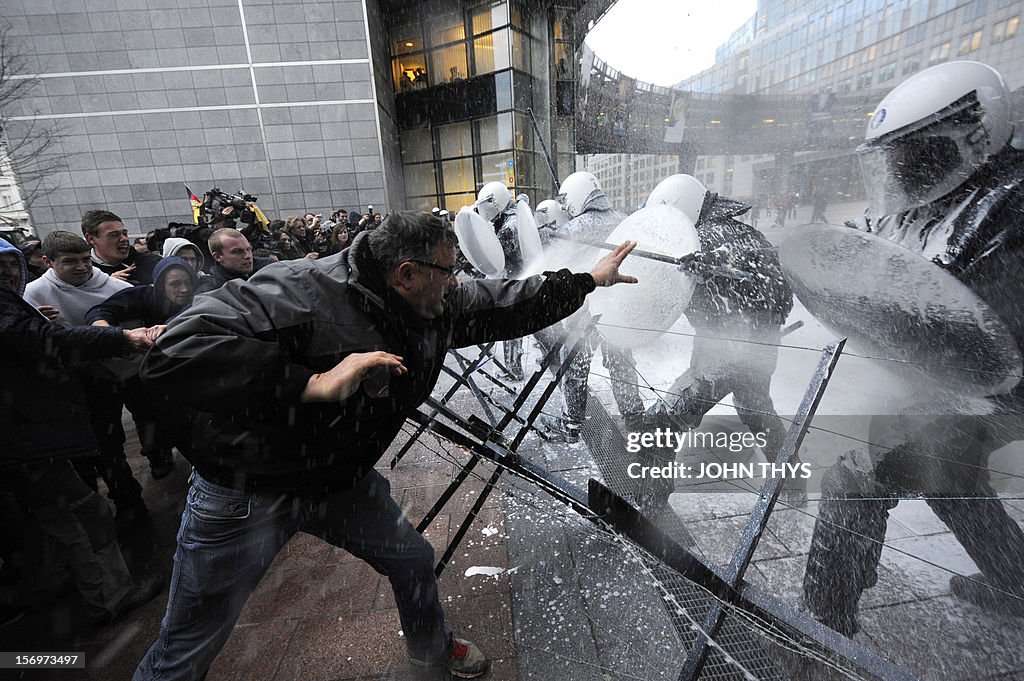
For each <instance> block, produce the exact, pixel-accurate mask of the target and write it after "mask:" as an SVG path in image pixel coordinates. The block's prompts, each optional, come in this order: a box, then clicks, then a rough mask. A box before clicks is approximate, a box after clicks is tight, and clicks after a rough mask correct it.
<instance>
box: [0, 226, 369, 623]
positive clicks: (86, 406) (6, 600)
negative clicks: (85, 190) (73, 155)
mask: <svg viewBox="0 0 1024 681" xmlns="http://www.w3.org/2000/svg"><path fill="white" fill-rule="evenodd" d="M382 219H383V216H381V215H380V213H375V212H372V208H370V209H369V210H368V211H366V212H361V211H358V210H352V211H347V210H344V209H338V210H336V211H334V212H333V213H331V215H330V219H329V220H327V221H323V220H322V217H321V216H320V215H318V214H315V213H312V212H307V213H305V214H304V215H302V216H293V217H288V218H286V219H285V220H276V221H273V222H270V223H269V224H264V223H257V224H251V225H240V226H241V227H242V230H236V229H234V228H232V227H224V226H221V225H220V224H219V222H218V221H217V220H213V221H211V222H212V224H211V229H210V230H207V231H206V232H205V233H204V232H199V231H198V230H197V231H193V232H192V233H191V234H190V236H192V237H193V239H191V240H190V239H187V238H180V237H158V236H157V235H155V234H152V233H151V234H149V235H147V236H144V237H138V238H135V239H134V240H130V239H129V237H128V229H127V227H126V226H125V224H124V221H123V220H121V218H120V217H119V216H118V215H116V214H114V213H112V212H110V211H103V210H93V211H88V212H86V213H85V214H84V215H83V216H82V222H81V234H80V235H79V234H74V233H71V232H67V231H56V232H51V233H50V234H47V235H46V236H45V237H44V238H43V239H41V240H40V239H37V238H32V239H27V240H26V241H24V242H23V243H21V244H20V245H19V246H18V247H14V246H12V245H11V244H8V243H7V242H5V241H3V240H0V266H2V267H0V269H2V272H0V275H2V276H0V289H5V293H12V292H13V293H16V294H18V295H17V296H11V298H12V299H11V300H3V301H0V303H3V305H4V309H3V314H2V315H0V316H2V317H3V319H2V320H0V336H2V337H0V346H2V350H3V355H4V356H5V357H6V358H8V359H11V358H16V357H17V358H22V359H23V358H31V357H34V356H35V354H38V353H39V352H41V351H42V352H43V354H44V355H45V357H40V358H39V363H38V364H33V363H32V362H29V363H28V366H22V367H20V368H21V369H24V370H25V375H24V376H22V375H20V374H18V373H15V374H13V375H11V374H10V373H8V372H7V370H8V369H9V368H10V367H8V366H7V365H8V364H10V362H5V367H4V368H5V373H7V375H6V377H5V386H4V388H3V389H0V420H2V421H3V422H4V425H5V431H7V433H8V434H9V435H10V434H11V433H17V434H18V436H19V438H20V444H19V443H14V444H13V446H12V447H11V448H8V449H7V450H6V451H5V452H4V453H3V454H2V455H0V467H3V469H4V470H5V471H6V472H10V471H12V470H13V471H16V474H10V475H5V476H4V481H3V483H2V486H0V525H2V526H4V527H6V528H8V529H7V530H5V531H4V532H3V537H0V626H6V625H9V624H13V623H14V622H16V621H18V620H20V619H21V618H22V617H23V616H24V614H25V613H26V612H28V611H31V610H34V609H39V608H42V607H45V606H46V605H47V603H49V602H50V601H52V600H54V599H56V598H57V597H58V596H59V595H60V593H61V591H62V589H61V585H63V584H66V583H67V582H68V578H69V576H70V579H71V581H72V582H73V583H74V584H75V585H76V586H77V588H78V590H79V592H80V593H81V595H82V597H83V601H84V602H85V604H86V608H87V611H88V613H89V616H90V617H91V618H92V619H93V620H95V621H96V622H97V623H104V622H109V621H111V620H113V619H116V618H117V617H119V616H120V615H121V614H123V613H125V612H127V611H128V610H131V609H132V608H134V607H137V606H138V605H141V604H142V603H144V602H146V600H149V599H150V598H152V597H153V596H155V595H156V594H157V593H159V590H160V587H161V586H162V582H158V581H154V577H153V576H150V577H148V578H147V579H145V580H141V581H139V582H133V581H132V579H131V577H130V576H129V575H128V572H127V569H126V568H125V566H124V561H123V559H121V558H120V554H119V551H118V548H117V546H118V545H117V540H116V537H117V536H118V535H120V536H122V537H124V536H125V534H126V533H131V532H136V531H144V530H145V527H146V526H147V519H148V509H147V507H146V504H145V502H144V501H143V498H142V484H140V480H139V479H138V475H137V474H134V473H133V472H132V469H131V466H130V465H129V464H128V461H127V457H126V454H125V442H126V435H125V431H124V428H123V426H122V411H123V409H125V408H127V410H128V412H129V413H130V414H131V416H132V418H133V420H134V422H135V426H136V432H137V434H138V437H139V441H140V444H141V453H142V455H143V456H144V457H145V458H146V459H148V460H149V475H150V476H151V477H152V478H153V479H154V480H159V479H162V478H164V477H166V476H168V475H169V474H170V473H171V472H172V471H173V470H174V467H175V460H174V448H177V450H178V451H179V452H181V453H183V454H187V453H188V447H189V442H188V434H189V433H190V431H191V423H190V418H189V414H188V413H187V410H186V409H184V408H183V407H181V406H180V405H177V404H175V403H173V402H171V401H169V400H168V399H167V398H166V396H165V395H163V394H162V393H160V392H159V391H154V390H152V389H151V388H149V387H144V386H143V384H142V382H141V380H140V378H139V364H140V362H141V354H140V353H141V352H142V351H143V350H145V349H147V348H148V347H149V346H150V345H152V343H153V341H154V340H155V339H156V338H157V337H158V336H159V335H160V334H161V333H163V331H164V329H166V324H167V322H168V321H169V320H171V319H172V318H174V317H175V316H176V315H178V314H179V313H180V312H182V311H183V310H185V309H186V308H188V307H189V306H191V305H192V303H193V300H194V298H195V296H196V295H199V294H202V293H206V292H209V291H213V290H215V289H217V288H219V287H221V286H223V285H224V284H225V283H226V282H228V281H231V280H235V279H238V280H245V279H248V278H249V277H250V276H251V275H252V274H253V273H254V272H256V271H258V270H259V269H261V268H263V267H265V266H266V265H269V264H270V263H273V262H275V261H281V260H295V259H300V258H309V259H316V258H320V257H326V256H330V255H334V254H335V253H339V252H341V251H342V250H344V249H345V248H346V247H347V246H348V245H349V244H350V243H351V242H352V240H353V238H354V237H355V236H356V235H357V234H359V233H360V232H363V231H368V230H372V229H373V228H375V227H376V226H377V225H379V224H380V223H381V221H382ZM198 234H203V235H204V236H206V235H208V238H206V239H205V242H203V241H201V240H200V239H197V238H195V237H196V235H198ZM254 243H258V244H259V247H256V246H255V245H254ZM89 327H95V328H96V331H91V330H89ZM99 327H106V330H105V331H101V330H100V329H99ZM122 329H131V332H130V333H131V334H132V335H130V336H129V335H127V334H126V333H123V332H122V331H121V330H122ZM115 331H116V332H115ZM65 345H66V347H65ZM43 348H49V349H50V350H52V356H51V354H50V350H46V351H43V350H42V349H43ZM55 377H56V378H57V379H58V380H57V386H58V388H57V391H58V392H60V393H61V394H62V395H61V398H60V399H59V400H58V401H57V402H56V403H54V401H53V400H54V399H55V398H54V395H53V394H51V393H53V392H54V391H53V390H50V389H47V388H45V387H44V386H46V385H50V387H51V388H52V387H53V383H52V382H51V381H50V379H52V378H55ZM37 397H38V398H39V399H38V400H37V399H36V398H37ZM44 401H45V402H46V404H44V403H43V402H44ZM36 402H38V403H36ZM54 407H57V408H58V409H57V412H58V415H57V416H52V417H51V416H49V414H51V413H54ZM8 412H9V413H8ZM8 417H10V420H11V421H12V423H15V422H18V421H20V419H21V418H22V417H26V418H27V419H28V420H29V422H30V424H32V426H33V427H32V428H30V429H29V430H30V431H31V432H28V431H25V432H22V431H23V430H24V428H21V426H17V427H15V426H11V427H8V426H9V425H10V424H8V423H7V421H8ZM55 429H56V430H59V431H60V432H61V433H62V435H61V437H60V438H58V439H59V440H61V441H60V442H55V440H54V439H53V437H52V435H53V433H54V432H56V430H55ZM21 449H25V451H21ZM30 452H31V453H30ZM26 462H27V463H26ZM54 462H57V463H54ZM26 466H27V467H26ZM100 479H102V480H103V482H104V484H105V485H106V490H107V492H106V493H107V496H108V497H109V499H110V502H112V505H113V509H114V510H115V511H116V514H115V513H112V512H111V509H110V505H109V504H108V503H107V502H106V501H103V500H102V499H101V498H100V496H99V493H98V490H99V489H100V488H99V486H98V480H100ZM51 491H54V492H55V493H56V494H58V495H59V498H57V497H54V495H53V494H50V492H51ZM41 500H45V501H46V503H42V502H41ZM69 507H73V508H72V511H68V508H69ZM54 518H58V520H57V521H55V520H54ZM55 523H56V524H55ZM22 528H23V529H24V531H22ZM68 528H78V530H80V532H81V533H84V534H83V536H82V537H81V538H80V541H78V545H79V548H78V549H76V550H75V551H72V555H71V556H70V557H69V558H67V559H66V562H67V564H66V565H63V566H60V567H59V568H55V569H53V570H51V569H50V568H51V567H53V566H52V565H51V560H50V555H49V554H48V553H47V552H48V551H49V550H50V549H49V548H48V547H47V546H46V542H41V541H38V537H39V536H46V535H47V534H51V535H53V534H55V535H62V536H63V537H64V538H65V539H67V538H68V533H69V532H71V530H69V529H68ZM71 533H72V534H74V532H71ZM71 539H72V540H74V538H73V537H72V538H71ZM72 543H74V541H72ZM82 546H85V547H90V548H88V549H87V550H86V549H82V548H81V547H82ZM112 556H113V557H112ZM40 568H43V569H40Z"/></svg>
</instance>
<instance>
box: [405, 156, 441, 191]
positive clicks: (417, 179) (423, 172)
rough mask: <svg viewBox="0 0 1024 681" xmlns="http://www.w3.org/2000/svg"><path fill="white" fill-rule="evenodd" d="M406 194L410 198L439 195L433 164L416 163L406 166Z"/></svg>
mask: <svg viewBox="0 0 1024 681" xmlns="http://www.w3.org/2000/svg"><path fill="white" fill-rule="evenodd" d="M405 193H406V194H408V195H409V196H422V195H424V194H437V180H436V178H435V173H434V164H433V163H414V164H412V165H407V166H405Z"/></svg>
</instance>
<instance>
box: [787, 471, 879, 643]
mask: <svg viewBox="0 0 1024 681" xmlns="http://www.w3.org/2000/svg"><path fill="white" fill-rule="evenodd" d="M865 497H867V498H865ZM895 505H896V500H895V499H892V498H887V496H886V495H885V492H884V490H882V489H881V486H878V485H875V483H874V481H873V480H872V479H871V477H870V476H868V475H866V474H861V473H858V472H856V471H853V470H849V469H847V468H846V467H845V466H843V465H842V463H841V462H840V463H839V464H836V465H835V466H833V467H832V468H830V469H829V470H828V471H827V472H826V474H825V478H824V479H823V480H822V501H821V506H820V509H819V513H818V520H817V522H815V524H814V535H813V537H812V538H811V547H810V552H809V554H808V556H807V570H806V572H805V573H804V585H803V586H804V592H803V604H804V606H805V607H806V608H807V609H808V610H810V612H811V613H812V614H813V615H814V617H815V618H816V619H817V620H818V621H820V622H821V623H822V624H824V625H825V626H827V627H830V628H832V629H834V630H835V631H837V632H839V633H840V634H843V635H844V636H852V635H853V634H854V633H856V632H857V631H858V629H859V627H858V624H857V610H858V604H859V603H860V596H861V592H862V591H864V589H867V588H869V587H872V586H874V585H875V583H877V581H878V572H877V567H878V560H879V558H880V557H881V554H882V542H883V541H884V540H885V528H886V521H887V519H888V517H889V509H891V508H893V507H894V506H895Z"/></svg>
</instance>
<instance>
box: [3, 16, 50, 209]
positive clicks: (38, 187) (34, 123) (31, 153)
mask: <svg viewBox="0 0 1024 681" xmlns="http://www.w3.org/2000/svg"><path fill="white" fill-rule="evenodd" d="M25 54H26V53H25V51H24V50H23V48H22V45H21V43H20V42H19V41H18V40H16V39H15V37H14V36H13V35H12V34H11V25H10V23H8V22H6V21H3V20H0V174H2V175H12V176H13V177H14V178H15V182H16V184H17V186H18V190H19V192H20V194H21V201H22V202H23V203H24V204H25V207H26V208H28V207H31V205H32V202H33V201H34V200H36V199H38V198H39V197H41V196H44V195H45V194H47V193H49V192H51V191H53V190H54V189H56V188H57V186H56V185H55V184H54V183H53V182H52V181H49V178H52V176H53V175H55V174H56V173H59V172H61V171H63V170H65V169H66V168H67V163H66V161H65V158H64V156H63V154H61V153H60V140H61V137H62V133H61V130H60V126H59V125H58V124H57V122H56V121H53V120H46V119H40V118H33V117H32V116H34V115H38V113H39V112H38V111H35V112H34V113H26V112H22V115H21V116H20V117H19V118H20V120H16V121H15V120H12V119H13V118H14V115H13V114H12V111H13V110H14V108H15V106H16V105H17V104H18V103H21V102H24V101H25V100H26V99H28V98H29V96H30V95H31V93H32V91H33V90H34V89H35V88H36V87H38V86H39V84H40V79H39V78H38V77H35V76H33V75H32V74H31V73H30V72H29V69H28V66H29V60H28V59H27V58H26V56H25ZM11 207H13V206H3V205H0V210H3V209H5V208H11Z"/></svg>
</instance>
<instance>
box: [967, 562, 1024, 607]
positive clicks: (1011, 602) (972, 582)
mask: <svg viewBox="0 0 1024 681" xmlns="http://www.w3.org/2000/svg"><path fill="white" fill-rule="evenodd" d="M996 589H999V590H998V591H997V590H996ZM949 591H950V593H952V594H953V595H954V596H956V597H957V598H959V599H961V600H964V601H967V602H969V603H974V604H975V605H977V606H980V607H982V608H985V609H986V610H990V611H992V612H998V613H1002V614H1004V615H1013V616H1015V617H1024V593H1022V592H1021V590H1020V589H1009V588H1006V587H996V588H993V587H992V586H991V582H990V581H989V580H988V579H987V578H986V577H985V575H983V574H981V573H980V572H976V573H975V574H973V575H970V576H964V575H954V576H953V577H952V578H950V580H949Z"/></svg>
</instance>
